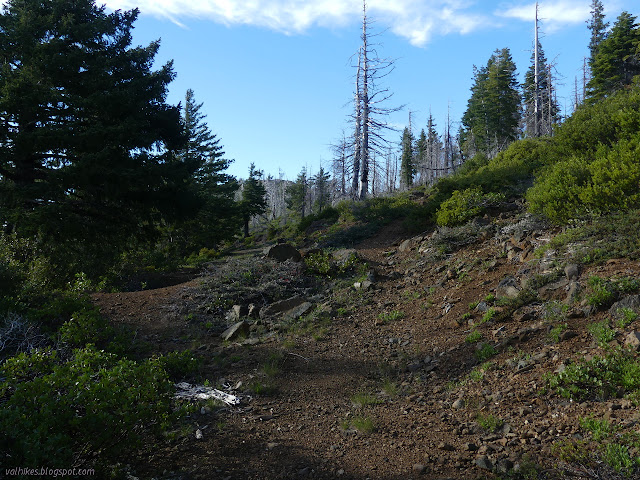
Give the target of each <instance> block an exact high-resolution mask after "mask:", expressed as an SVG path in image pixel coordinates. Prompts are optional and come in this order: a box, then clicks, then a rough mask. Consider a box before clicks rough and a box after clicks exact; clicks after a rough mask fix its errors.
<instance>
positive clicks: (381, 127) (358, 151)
mask: <svg viewBox="0 0 640 480" xmlns="http://www.w3.org/2000/svg"><path fill="white" fill-rule="evenodd" d="M370 25H371V21H370V20H369V19H368V18H367V2H366V0H363V2H362V34H361V40H362V45H361V47H360V49H359V50H358V54H357V55H358V63H357V71H356V92H355V113H354V123H355V132H354V160H353V180H352V190H353V194H354V196H355V197H356V198H357V199H360V200H362V199H365V198H366V197H367V195H368V192H369V170H370V167H371V165H372V164H371V162H372V158H373V156H374V154H375V153H379V154H380V155H383V154H384V150H385V147H386V146H387V140H386V139H385V137H384V135H383V132H384V131H385V130H394V129H393V128H392V127H390V126H389V125H388V123H387V122H386V120H385V119H386V117H387V116H388V115H390V114H391V113H393V112H397V111H399V110H401V109H402V108H403V107H396V108H388V107H384V103H385V102H386V101H387V100H388V99H389V98H391V96H392V95H393V94H392V93H390V92H389V89H387V88H381V87H380V85H379V82H380V80H381V79H382V78H384V77H386V76H387V75H389V74H390V73H391V72H392V71H393V69H394V61H393V60H390V59H381V58H380V57H378V53H377V51H376V49H375V47H376V46H377V45H376V44H374V43H371V42H370V39H371V37H372V36H375V35H372V34H371V33H370V32H369V27H370Z"/></svg>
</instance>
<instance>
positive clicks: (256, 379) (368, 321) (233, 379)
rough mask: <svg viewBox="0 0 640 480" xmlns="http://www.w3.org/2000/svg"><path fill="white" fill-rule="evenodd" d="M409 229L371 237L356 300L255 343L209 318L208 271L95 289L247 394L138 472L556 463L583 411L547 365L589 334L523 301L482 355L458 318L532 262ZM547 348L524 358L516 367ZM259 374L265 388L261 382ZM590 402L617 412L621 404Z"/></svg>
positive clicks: (272, 474)
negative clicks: (369, 275) (159, 283)
mask: <svg viewBox="0 0 640 480" xmlns="http://www.w3.org/2000/svg"><path fill="white" fill-rule="evenodd" d="M403 239H404V235H403V233H402V230H401V225H400V224H399V223H394V224H392V225H390V226H389V227H387V228H386V229H385V230H383V231H382V232H381V233H380V234H378V235H377V236H375V237H373V238H371V239H369V240H367V241H365V242H363V243H362V244H361V245H359V246H358V248H357V250H358V252H359V254H360V255H361V256H362V257H363V258H365V259H366V260H367V261H368V262H369V263H370V265H371V267H372V268H373V269H374V270H375V272H376V280H375V282H374V285H373V288H372V289H371V290H369V291H366V292H362V291H356V290H354V289H351V290H350V291H349V290H347V291H346V292H347V293H346V297H347V300H346V301H347V303H345V298H344V294H343V297H341V298H336V297H335V296H330V295H329V296H325V297H324V298H323V300H322V301H321V303H322V304H324V305H325V306H326V308H327V309H328V312H329V314H328V315H329V316H330V321H328V322H324V323H322V325H320V326H315V327H314V326H311V327H308V328H306V329H298V330H295V329H293V330H292V329H289V330H281V331H279V332H277V334H276V335H272V336H263V337H261V338H262V340H261V341H260V342H259V343H257V344H246V343H245V344H241V343H234V342H231V343H230V344H229V343H223V342H222V341H221V340H220V338H219V334H218V332H217V331H211V329H209V330H207V329H203V327H202V325H203V324H204V323H206V322H207V321H208V320H207V319H208V318H209V316H208V315H210V314H209V313H207V309H206V308H203V306H202V303H201V301H202V298H203V295H202V293H201V291H202V288H203V287H202V284H203V281H204V280H203V279H195V280H192V281H190V282H188V283H185V284H181V285H175V286H172V287H166V288H161V289H157V290H150V291H141V292H131V293H117V294H96V295H94V297H93V298H94V301H95V302H96V304H97V305H99V306H100V308H101V310H102V311H103V312H104V313H105V314H106V315H107V316H108V317H109V318H110V319H112V320H113V321H114V322H116V323H118V322H121V323H124V324H127V325H129V326H130V327H132V328H134V329H135V330H136V331H137V332H138V335H139V338H140V339H142V340H144V341H146V342H149V344H150V345H151V348H152V350H153V351H158V352H168V351H173V350H183V349H186V348H191V349H193V350H194V351H195V352H196V353H197V354H199V355H201V356H202V357H203V358H204V364H203V370H202V372H201V374H202V376H203V377H204V378H206V379H208V380H209V381H210V382H211V383H213V384H217V385H227V386H235V387H236V389H235V390H234V391H235V393H237V394H239V395H241V397H242V399H243V404H242V405H241V406H240V407H238V408H225V409H214V410H213V411H210V410H209V409H206V411H203V413H197V414H195V415H194V416H193V417H192V418H190V419H188V420H187V421H186V423H185V429H184V431H185V432H186V433H183V434H181V435H178V436H177V438H175V439H174V440H172V441H167V442H166V443H164V444H160V445H157V444H156V445H151V444H150V445H148V447H147V448H146V449H145V450H144V451H143V452H142V454H141V456H140V457H139V458H138V460H136V461H135V464H134V465H133V467H134V471H135V475H136V476H138V477H140V478H152V477H154V478H184V479H200V478H202V479H205V478H207V479H210V478H219V479H229V480H233V479H238V480H240V479H277V478H281V479H290V478H317V479H329V478H345V479H359V480H364V479H366V478H371V479H390V480H391V479H411V478H415V479H418V478H421V479H433V480H436V479H476V478H492V473H490V471H489V470H488V468H493V469H498V470H503V471H506V470H510V469H513V468H514V467H515V468H524V467H523V466H526V463H527V462H528V461H533V462H537V461H539V462H541V463H543V464H544V463H545V462H548V461H549V458H550V449H551V444H552V442H553V441H557V440H562V439H565V438H571V436H572V435H574V434H575V433H577V431H578V429H577V425H578V421H577V417H578V416H579V415H580V414H581V411H580V409H579V408H577V405H575V404H572V403H570V402H563V401H560V400H559V399H557V398H552V399H549V398H544V399H543V398H541V397H540V396H539V395H538V390H539V388H540V387H541V386H542V383H543V382H542V380H541V379H542V374H543V373H544V371H549V370H551V371H553V369H555V368H556V367H558V366H559V365H560V364H561V363H562V362H563V361H564V360H566V359H567V358H568V357H570V356H571V355H572V354H573V353H574V352H578V351H582V352H584V353H585V354H589V353H590V352H591V351H592V349H593V348H594V347H593V345H592V344H591V342H590V340H589V338H587V337H586V336H585V335H582V334H578V335H576V336H575V337H572V338H571V339H568V340H567V341H564V342H561V343H558V344H550V342H549V340H548V334H547V332H546V330H544V329H542V327H540V328H539V329H538V330H536V329H532V328H531V326H532V325H533V324H535V319H531V317H527V316H526V315H521V316H518V317H517V318H511V319H509V321H507V322H503V323H501V324H494V323H492V322H491V321H489V322H487V323H486V324H482V325H481V326H478V327H477V330H478V331H479V332H481V333H482V335H483V336H484V337H485V338H486V339H487V340H488V341H489V342H490V343H492V344H496V345H499V344H500V343H501V342H502V344H503V345H504V346H503V348H500V350H499V351H498V353H497V355H496V356H495V357H493V358H492V359H491V361H492V362H493V363H492V366H489V367H487V368H486V371H484V370H481V369H479V368H478V365H479V364H480V362H479V361H478V360H477V355H476V353H475V352H476V349H477V346H476V345H474V344H471V343H468V342H465V339H466V338H467V337H468V336H469V334H470V332H471V327H470V326H469V325H468V324H467V323H466V321H461V319H463V318H466V317H469V316H471V315H470V312H471V311H470V309H469V304H471V303H477V302H479V301H481V300H483V299H484V298H485V297H486V296H487V295H488V294H489V293H491V291H492V289H494V288H495V287H496V286H497V285H498V283H499V282H500V280H501V279H503V278H504V277H505V276H507V275H515V274H516V272H518V270H519V269H521V268H522V263H518V262H513V261H509V260H508V259H507V258H505V255H504V252H503V250H502V247H501V246H500V245H499V243H498V242H494V241H491V240H489V241H486V242H484V243H480V244H475V245H471V246H469V247H467V248H465V249H462V250H460V251H458V252H457V253H455V254H453V255H450V256H449V257H448V258H447V259H446V260H441V261H438V262H425V260H424V258H423V255H422V254H420V253H419V252H417V250H416V249H415V248H413V249H412V248H411V247H410V246H408V247H407V248H406V249H404V250H405V251H403V252H400V251H399V250H398V245H399V244H400V241H401V240H403ZM260 258H261V256H259V255H257V256H256V257H255V260H256V262H260V261H261V260H260ZM487 265H489V266H487ZM608 268H609V269H610V270H612V271H613V270H615V269H617V270H619V271H628V270H629V268H630V267H629V265H627V264H626V263H624V262H622V263H619V264H617V265H613V266H611V265H610V266H609V267H608ZM639 270H640V268H638V266H636V265H634V266H633V271H634V272H635V273H636V274H640V271H639ZM583 276H584V274H583ZM349 302H350V304H349ZM338 306H340V307H338ZM472 315H473V318H474V319H475V321H479V320H480V318H481V317H482V314H477V313H475V312H473V314H472ZM585 321H586V320H585V319H583V318H576V319H573V320H571V322H572V323H571V325H570V327H571V329H572V330H575V331H577V332H581V331H584V329H583V328H582V329H581V326H583V325H584V323H585ZM527 329H529V330H527ZM523 331H526V332H528V333H524V334H523V333H522V332H523ZM519 332H520V333H519ZM509 338H511V339H512V340H510V341H511V344H509V345H507V344H506V343H505V339H509ZM536 355H537V357H536V358H537V360H536V361H529V360H527V361H529V363H526V362H525V363H524V367H522V368H515V367H512V366H510V365H511V364H510V363H509V362H510V361H515V362H517V361H519V360H523V361H524V359H525V358H526V359H530V358H532V357H534V356H536ZM513 358H515V360H512V359H513ZM274 359H275V360H274ZM270 365H271V366H272V367H273V368H272V369H271V370H269V369H268V368H267V367H268V366H270ZM472 372H477V373H476V376H474V377H470V376H469V374H470V373H472ZM256 385H262V386H263V387H264V389H263V390H262V391H261V392H259V393H256V391H257V389H256V388H255V386H256ZM460 399H462V403H460V402H458V404H456V401H458V400H460ZM462 405H464V406H462ZM590 407H591V408H592V410H593V411H595V412H598V413H601V414H604V413H605V412H606V411H607V409H608V408H609V407H610V405H608V404H602V405H592V406H590ZM621 408H622V410H620V412H623V413H624V415H627V414H628V415H627V416H629V415H631V414H630V413H629V412H628V411H627V410H625V409H626V408H627V407H626V406H622V407H621ZM490 418H495V419H498V420H499V421H500V423H501V424H502V425H497V426H496V428H495V429H491V428H487V427H486V426H485V425H483V422H482V421H481V419H490ZM196 429H199V430H200V432H201V433H202V435H203V438H202V439H200V440H196V438H195V430H196ZM549 478H554V477H553V476H550V477H549ZM577 478H580V477H577Z"/></svg>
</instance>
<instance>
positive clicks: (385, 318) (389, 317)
mask: <svg viewBox="0 0 640 480" xmlns="http://www.w3.org/2000/svg"><path fill="white" fill-rule="evenodd" d="M401 318H404V312H401V311H400V310H392V311H391V312H382V313H380V314H378V319H379V320H380V323H383V324H385V323H389V322H394V321H396V320H400V319H401Z"/></svg>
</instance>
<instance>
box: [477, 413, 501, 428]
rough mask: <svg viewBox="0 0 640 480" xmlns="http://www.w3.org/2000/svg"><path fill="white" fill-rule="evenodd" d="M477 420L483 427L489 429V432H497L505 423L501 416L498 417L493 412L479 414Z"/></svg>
mask: <svg viewBox="0 0 640 480" xmlns="http://www.w3.org/2000/svg"><path fill="white" fill-rule="evenodd" d="M476 420H477V422H478V425H480V427H481V428H483V429H484V430H487V431H488V432H495V431H496V430H497V429H499V428H500V427H501V426H502V425H503V424H504V422H503V421H502V420H501V419H500V418H498V417H496V416H495V415H493V414H488V415H483V414H478V416H477V418H476Z"/></svg>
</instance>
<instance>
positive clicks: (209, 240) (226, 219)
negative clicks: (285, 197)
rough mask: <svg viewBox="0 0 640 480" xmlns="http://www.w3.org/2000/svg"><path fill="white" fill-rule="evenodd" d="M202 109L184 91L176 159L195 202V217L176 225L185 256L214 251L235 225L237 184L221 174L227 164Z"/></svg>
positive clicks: (189, 93) (190, 95)
mask: <svg viewBox="0 0 640 480" xmlns="http://www.w3.org/2000/svg"><path fill="white" fill-rule="evenodd" d="M202 105H203V104H202V103H196V101H195V95H194V92H193V90H191V89H189V90H187V94H186V97H185V104H184V108H183V111H182V128H183V135H184V137H185V145H184V147H183V148H181V149H179V150H178V151H177V152H176V155H177V157H178V158H179V159H180V162H181V163H182V164H184V165H185V166H187V167H188V168H190V169H191V171H192V172H193V174H192V175H193V180H192V183H191V187H192V188H193V189H194V196H195V198H194V203H193V204H192V205H191V208H192V209H195V210H196V211H197V212H198V213H197V216H196V217H195V218H194V219H191V220H189V221H187V222H183V223H181V224H180V225H179V232H180V233H181V237H182V241H183V248H184V249H185V252H184V253H185V254H186V253H191V252H190V250H191V251H192V250H199V249H201V248H202V247H207V248H215V247H216V246H217V244H218V243H219V242H220V241H222V240H225V239H228V238H231V237H232V236H233V235H234V232H235V230H236V228H237V225H238V222H237V215H236V214H237V212H236V208H235V207H236V205H235V202H234V197H235V193H236V191H237V189H238V183H237V181H236V179H235V178H233V177H232V176H230V175H228V174H226V173H224V171H225V170H226V169H227V168H228V167H229V165H230V164H231V160H227V159H225V158H224V151H223V150H222V145H220V139H219V138H217V137H216V135H214V134H213V133H212V132H211V130H210V129H209V126H208V125H207V123H206V121H205V119H206V116H205V115H204V114H203V113H202V112H201V111H200V109H201V108H202Z"/></svg>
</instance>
